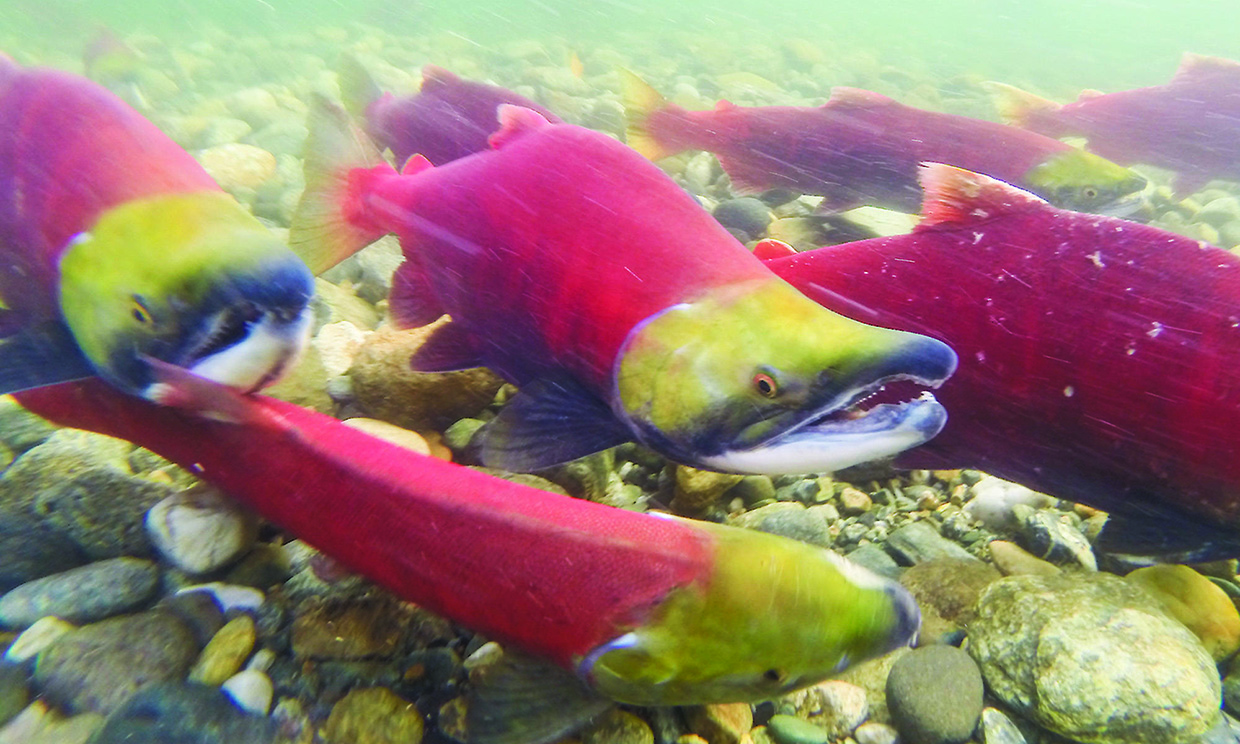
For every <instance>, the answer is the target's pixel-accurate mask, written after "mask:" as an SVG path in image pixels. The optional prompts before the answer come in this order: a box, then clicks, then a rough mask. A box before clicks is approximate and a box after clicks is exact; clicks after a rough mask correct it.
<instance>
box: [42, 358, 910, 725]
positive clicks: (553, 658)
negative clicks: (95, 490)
mask: <svg viewBox="0 0 1240 744" xmlns="http://www.w3.org/2000/svg"><path fill="white" fill-rule="evenodd" d="M235 397H236V401H235V406H236V410H234V411H233V414H234V415H233V419H234V421H238V422H242V423H231V422H228V423H226V422H221V421H211V420H203V419H201V418H198V417H196V416H193V415H190V414H188V413H186V412H183V411H179V410H175V409H170V408H167V407H159V406H153V405H150V404H148V403H146V402H144V401H141V400H139V399H136V398H131V397H127V396H123V395H119V394H117V393H115V392H113V391H112V390H110V389H108V388H107V387H106V386H104V385H101V384H98V383H97V382H94V381H84V382H78V383H68V384H64V385H59V386H52V387H47V388H43V389H39V390H32V391H28V392H25V393H22V394H20V395H19V400H20V401H21V403H22V404H23V405H25V406H27V407H28V408H29V409H30V410H32V411H34V412H36V413H39V414H40V415H43V416H45V417H48V418H50V419H52V420H53V421H56V422H59V423H61V424H64V425H69V426H75V427H80V428H86V429H90V430H93V431H97V432H101V433H105V434H109V435H111V436H116V437H121V438H125V439H128V440H130V441H133V442H135V443H137V444H139V445H142V446H145V447H148V448H151V449H153V450H154V451H156V452H158V453H159V454H161V455H163V456H165V457H167V458H169V459H170V460H172V461H174V462H176V463H179V464H181V465H183V466H184V467H186V468H189V469H190V470H191V471H193V472H195V473H197V474H198V475H199V476H201V477H202V478H204V479H206V480H207V481H210V482H212V483H214V484H216V485H217V486H219V487H221V488H222V489H224V490H225V491H227V492H228V493H229V494H231V495H232V496H233V497H235V498H237V499H239V500H240V501H241V502H242V503H244V504H245V505H247V506H249V507H250V508H252V509H255V510H256V511H258V512H259V513H261V514H263V515H264V516H266V517H267V518H269V519H271V520H272V521H274V522H275V523H277V524H279V525H281V526H282V527H284V528H286V529H288V530H290V531H291V532H292V533H294V534H296V535H298V536H299V537H300V538H302V539H304V540H306V541H308V542H309V543H311V544H313V545H315V546H316V547H318V548H319V549H321V550H323V551H324V552H326V553H327V554H328V555H331V556H333V557H334V558H336V559H338V560H340V561H341V562H342V563H344V564H345V565H346V566H349V567H350V568H352V569H353V570H356V571H359V572H360V573H362V574H363V575H365V576H366V577H368V578H370V579H371V580H373V581H376V582H378V583H380V584H382V585H383V586H386V587H387V588H389V589H391V590H393V591H394V592H396V593H397V594H398V595H399V596H401V597H403V598H404V599H406V600H409V601H413V602H416V603H418V604H420V605H423V606H425V607H427V608H428V609H431V610H433V611H435V612H438V613H441V614H443V615H446V616H447V617H449V618H451V619H453V620H456V621H458V622H461V623H463V624H465V625H467V626H469V627H471V628H473V629H475V630H478V631H480V632H482V633H484V634H485V635H486V636H488V637H489V638H494V639H498V640H501V641H503V642H504V643H505V644H506V652H505V664H508V666H507V667H506V668H504V669H503V670H502V672H501V674H502V675H507V677H506V678H507V679H508V680H509V682H508V683H509V684H510V685H515V686H516V687H517V688H518V689H519V694H518V695H516V699H515V700H510V699H507V698H506V697H505V695H504V694H503V690H504V685H503V684H498V683H497V685H496V688H497V689H498V690H499V691H500V692H499V694H497V695H490V696H488V695H489V693H488V692H487V690H486V688H487V685H486V684H480V685H479V686H478V687H479V689H478V690H477V695H476V697H475V699H474V700H473V701H472V702H471V703H470V708H469V711H470V718H469V726H470V732H469V734H470V735H469V741H470V742H475V743H477V742H481V743H484V744H490V743H497V744H529V743H531V742H535V743H537V742H546V741H552V740H555V739H558V738H561V737H562V736H564V735H565V734H566V733H568V732H570V731H571V730H572V728H574V727H576V726H579V725H581V724H582V723H584V722H585V721H586V720H588V719H589V718H590V717H592V716H593V715H595V714H597V713H598V712H600V711H601V710H602V709H603V708H605V707H606V706H608V705H610V704H611V701H620V702H628V703H633V704H640V705H684V704H693V703H707V702H721V701H725V700H727V701H730V700H753V699H764V698H767V697H770V696H772V695H777V694H780V692H782V691H786V690H788V689H792V688H795V687H799V686H803V685H806V684H811V683H812V682H814V681H817V680H818V679H821V678H822V677H825V676H826V675H828V674H830V673H831V672H832V670H835V669H838V668H842V667H843V666H845V665H847V664H848V663H849V661H850V660H852V659H857V658H862V657H865V656H869V655H873V654H876V653H883V652H886V651H888V650H890V649H892V648H895V647H897V646H900V645H904V644H907V643H908V642H909V641H910V640H911V639H912V638H913V636H914V634H915V633H916V629H917V627H918V624H919V617H920V616H919V614H918V612H917V607H916V603H915V602H913V601H912V598H911V597H910V596H909V595H908V594H907V592H906V591H905V590H904V589H903V588H902V587H900V586H899V585H898V584H896V583H895V582H891V581H887V580H883V579H880V578H878V577H876V576H874V575H873V574H869V573H868V572H866V571H864V570H862V569H860V568H858V567H856V566H852V565H850V564H848V563H846V562H845V561H843V559H840V558H838V557H837V556H835V555H834V554H833V553H831V552H830V551H827V550H823V549H819V548H815V547H812V546H809V545H805V544H803V543H798V542H795V541H792V540H787V539H784V538H779V537H775V536H772V535H767V534H765V533H759V532H753V531H749V530H742V529H739V528H730V527H723V526H719V525H712V524H706V523H695V522H690V521H687V520H677V519H674V518H659V517H655V516H651V515H645V514H638V513H636V512H629V511H624V510H619V509H614V508H611V507H607V506H603V505H601V504H596V503H592V502H588V501H582V500H577V499H573V498H569V497H566V496H561V495H557V494H551V493H547V492H544V491H539V490H536V489H533V488H530V487H528V486H523V485H518V484H514V483H511V482H509V481H504V480H500V479H498V478H495V477H493V476H490V475H486V474H484V473H481V472H478V471H474V470H470V469H468V468H464V467H460V466H457V465H453V464H451V463H447V462H443V461H439V460H435V459H433V458H430V457H427V456H423V455H419V454H417V453H414V452H410V451H408V450H405V449H403V448H400V447H397V446H395V445H392V444H388V443H386V442H383V441H381V440H377V439H375V438H373V437H371V436H369V435H367V434H364V433H362V432H360V431H358V430H356V429H353V428H351V427H348V426H346V425H344V424H342V423H341V422H339V421H337V420H335V419H332V418H330V417H327V416H323V415H321V414H317V413H314V412H311V411H308V410H305V409H302V408H300V407H298V406H295V405H292V404H288V403H282V402H279V401H275V400H271V399H267V398H263V397H261V396H258V397H243V396H235ZM722 629H726V630H722ZM517 652H521V653H522V654H529V655H532V656H533V657H537V658H538V659H541V660H542V662H539V663H533V662H530V661H528V660H525V659H514V660H513V661H512V663H511V664H509V662H508V655H509V653H512V654H514V655H517ZM518 661H520V662H521V663H520V664H518ZM546 662H550V664H551V666H550V667H548V666H547V665H546ZM540 664H541V665H540ZM543 698H545V700H544V699H543ZM540 700H541V703H540V702H539V701H540Z"/></svg>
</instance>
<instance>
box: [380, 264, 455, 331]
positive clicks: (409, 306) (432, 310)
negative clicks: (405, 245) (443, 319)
mask: <svg viewBox="0 0 1240 744" xmlns="http://www.w3.org/2000/svg"><path fill="white" fill-rule="evenodd" d="M388 311H389V312H390V313H391V314H392V323H394V324H395V325H396V327H397V328H421V327H422V326H424V325H426V324H428V323H431V322H434V321H435V319H437V318H438V317H439V316H441V315H443V314H444V309H443V305H441V304H440V303H439V300H438V299H436V298H435V293H434V290H433V289H432V288H431V283H430V278H429V277H428V276H427V275H426V270H425V269H424V268H423V267H422V262H421V261H419V260H418V256H417V254H416V253H414V254H411V255H408V256H405V261H404V263H402V264H401V265H400V266H399V267H397V269H396V273H395V274H393V275H392V292H391V294H390V295H389V296H388Z"/></svg>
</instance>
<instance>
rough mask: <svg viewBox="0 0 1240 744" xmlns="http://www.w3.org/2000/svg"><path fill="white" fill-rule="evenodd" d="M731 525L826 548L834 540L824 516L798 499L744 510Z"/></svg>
mask: <svg viewBox="0 0 1240 744" xmlns="http://www.w3.org/2000/svg"><path fill="white" fill-rule="evenodd" d="M730 524H732V525H734V526H736V527H745V528H747V529H751V530H758V531H759V532H766V533H769V534H772V535H781V536H783V537H790V538H792V539H793V540H800V541H801V542H807V543H810V544H811V545H818V546H820V547H824V548H829V547H831V543H832V540H831V525H830V523H828V522H827V520H826V519H824V518H823V515H822V514H821V513H820V512H817V511H815V510H814V509H807V508H805V505H804V504H800V503H798V502H795V501H779V502H776V503H774V504H767V505H766V506H760V507H758V508H757V509H754V510H753V511H748V512H742V513H740V514H738V515H736V516H735V517H733V518H732V519H731V520H730Z"/></svg>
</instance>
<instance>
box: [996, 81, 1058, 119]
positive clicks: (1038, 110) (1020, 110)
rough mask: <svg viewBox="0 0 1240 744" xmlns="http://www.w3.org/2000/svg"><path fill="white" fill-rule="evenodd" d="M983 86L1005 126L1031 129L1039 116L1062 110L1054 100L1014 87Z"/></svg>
mask: <svg viewBox="0 0 1240 744" xmlns="http://www.w3.org/2000/svg"><path fill="white" fill-rule="evenodd" d="M983 85H984V86H985V88H986V89H987V90H988V91H990V94H991V96H993V98H994V102H995V108H997V109H998V110H999V118H1000V119H1002V120H1003V122H1004V123H1005V124H1011V125H1013V126H1017V127H1021V128H1024V129H1029V128H1031V125H1032V124H1033V123H1034V119H1035V118H1036V117H1037V116H1038V115H1040V114H1045V113H1050V112H1053V111H1058V110H1059V109H1060V108H1061V107H1060V105H1059V104H1058V103H1055V102H1054V101H1052V100H1049V99H1047V98H1043V97H1041V96H1038V95H1034V94H1033V93H1030V92H1028V91H1025V90H1021V89H1020V88H1017V87H1016V86H1014V85H1008V84H1006V83H994V82H987V83H984V84H983Z"/></svg>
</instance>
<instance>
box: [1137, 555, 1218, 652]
mask: <svg viewBox="0 0 1240 744" xmlns="http://www.w3.org/2000/svg"><path fill="white" fill-rule="evenodd" d="M1124 579H1125V580H1126V581H1131V582H1133V583H1134V584H1136V585H1137V586H1139V587H1141V588H1142V589H1144V590H1145V591H1146V592H1148V593H1149V594H1150V596H1152V597H1154V599H1156V600H1158V602H1159V604H1161V605H1162V608H1163V610H1164V611H1165V612H1166V613H1167V614H1168V615H1170V616H1171V617H1174V618H1175V619H1176V620H1179V621H1180V622H1182V623H1184V626H1185V627H1187V628H1188V629H1189V630H1191V631H1192V632H1193V634H1194V635H1196V636H1197V638H1199V639H1200V640H1201V645H1203V646H1205V649H1206V651H1208V652H1209V654H1210V656H1211V657H1213V659H1214V660H1215V661H1222V660H1224V659H1226V658H1227V657H1229V656H1231V655H1232V654H1234V653H1235V652H1236V650H1237V649H1240V612H1237V611H1236V606H1235V605H1234V604H1232V601H1231V599H1230V598H1229V597H1228V596H1227V594H1226V593H1225V592H1224V591H1223V590H1222V589H1220V588H1219V587H1217V586H1216V585H1215V584H1214V583H1213V582H1211V581H1210V580H1209V579H1207V578H1206V577H1204V576H1202V575H1201V574H1199V573H1197V572H1196V571H1194V570H1193V569H1191V568H1189V567H1188V566H1170V565H1162V566H1150V567H1149V568H1139V569H1137V570H1136V571H1133V572H1132V573H1130V574H1128V575H1127V576H1125V577H1124Z"/></svg>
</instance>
